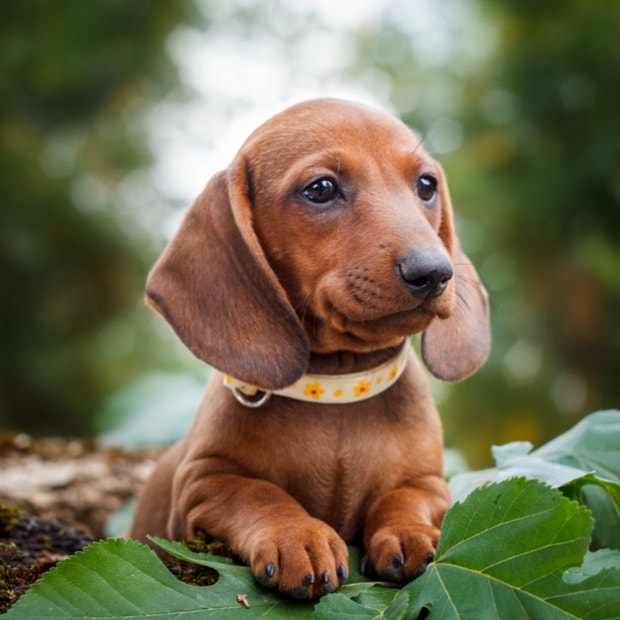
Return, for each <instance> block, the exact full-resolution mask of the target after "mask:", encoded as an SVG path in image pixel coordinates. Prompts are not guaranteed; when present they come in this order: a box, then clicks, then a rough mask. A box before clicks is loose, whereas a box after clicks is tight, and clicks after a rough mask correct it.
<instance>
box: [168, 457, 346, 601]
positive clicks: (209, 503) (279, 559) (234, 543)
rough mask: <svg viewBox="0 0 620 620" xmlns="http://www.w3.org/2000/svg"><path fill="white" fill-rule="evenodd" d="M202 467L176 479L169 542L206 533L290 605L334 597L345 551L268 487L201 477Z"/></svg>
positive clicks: (231, 477)
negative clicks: (331, 594)
mask: <svg viewBox="0 0 620 620" xmlns="http://www.w3.org/2000/svg"><path fill="white" fill-rule="evenodd" d="M207 460H209V461H211V465H213V460H212V459H207ZM206 465H207V463H205V462H204V460H203V461H202V462H198V463H194V467H191V468H190V470H193V471H191V472H190V471H188V470H187V469H186V470H185V471H182V470H181V471H180V472H179V473H180V477H177V480H176V481H175V486H176V488H178V489H179V491H180V492H179V494H178V495H177V501H176V502H174V506H175V509H176V510H175V512H173V515H172V517H171V521H170V525H169V530H170V531H169V534H170V535H172V536H173V537H174V538H178V537H179V535H181V537H182V536H192V535H194V534H195V532H197V531H199V530H203V531H205V532H208V533H209V534H210V535H211V536H214V537H215V538H217V539H218V540H221V541H223V542H224V543H225V544H226V545H227V546H229V548H230V549H231V550H232V551H233V552H234V553H235V554H237V555H238V556H239V557H240V559H241V560H242V561H244V562H245V563H247V564H248V565H249V566H250V567H251V569H252V572H253V574H254V576H255V577H256V579H257V580H258V582H259V583H261V584H262V585H265V586H267V587H277V588H278V589H279V590H280V591H281V592H284V593H286V594H288V595H290V596H292V597H294V598H314V597H316V596H321V595H323V594H327V593H329V592H333V591H334V590H336V589H337V588H338V587H339V586H340V584H341V583H343V582H344V581H345V580H346V578H347V565H348V564H347V562H348V550H347V546H346V544H345V543H344V541H343V540H342V538H340V536H338V534H337V533H336V532H335V531H334V530H333V529H332V528H331V527H330V526H329V525H327V524H326V523H324V522H323V521H320V520H319V519H315V518H313V517H311V516H310V515H309V514H308V513H307V512H306V510H305V509H304V508H303V507H302V506H301V505H300V504H299V503H298V502H296V501H295V500H294V499H293V498H292V497H290V496H289V495H288V494H287V493H286V492H285V491H283V490H282V489H281V488H280V487H278V486H276V485H274V484H272V483H270V482H266V481H264V480H259V479H250V478H245V477H243V476H240V475H237V474H233V473H218V474H208V475H205V472H204V467H205V466H206ZM224 467H226V464H225V465H224ZM228 469H229V470H230V464H228ZM175 530H176V531H175ZM179 530H180V531H179Z"/></svg>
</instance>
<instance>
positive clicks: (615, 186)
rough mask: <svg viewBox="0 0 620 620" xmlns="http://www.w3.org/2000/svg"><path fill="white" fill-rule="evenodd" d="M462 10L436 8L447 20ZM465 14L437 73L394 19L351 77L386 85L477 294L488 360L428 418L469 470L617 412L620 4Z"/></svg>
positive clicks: (365, 45)
mask: <svg viewBox="0 0 620 620" xmlns="http://www.w3.org/2000/svg"><path fill="white" fill-rule="evenodd" d="M461 5H462V3H461V4H459V3H450V2H447V3H443V4H442V5H441V7H440V8H439V10H438V12H439V14H440V15H441V13H442V11H443V13H444V15H443V17H444V18H445V19H446V20H448V22H449V20H450V13H449V11H450V8H451V7H452V8H453V9H454V10H455V11H456V9H457V8H458V7H459V6H461ZM400 6H401V8H402V7H404V4H402V3H401V5H400ZM468 11H469V12H471V14H472V15H473V17H474V23H472V24H470V25H471V28H472V31H473V34H472V33H469V35H468V33H467V32H465V33H464V34H463V33H461V35H460V38H459V32H458V31H456V30H455V32H454V33H453V34H454V36H453V37H452V40H451V43H450V45H451V47H450V48H449V51H448V52H447V53H446V57H445V58H444V61H443V62H442V63H441V66H436V64H437V63H436V62H435V63H434V62H433V61H434V60H436V59H433V58H431V59H430V60H429V58H428V57H427V58H420V57H416V54H415V49H416V37H422V36H425V35H427V34H428V32H424V31H420V30H417V31H416V30H415V20H414V17H416V16H415V15H412V14H408V17H409V18H410V19H411V21H410V22H408V18H407V17H405V15H404V14H395V15H394V14H393V15H392V17H391V19H390V17H389V15H388V17H387V18H386V21H385V22H384V23H382V24H380V25H378V26H377V29H376V30H375V31H374V32H370V33H369V32H368V31H365V32H364V33H361V35H360V38H359V48H358V67H357V71H358V72H360V73H361V74H362V75H364V71H367V67H368V66H369V65H374V68H375V73H376V72H377V71H379V72H381V74H382V76H383V79H382V80H380V82H382V83H383V82H385V81H386V76H387V81H388V84H389V97H390V99H391V100H392V102H393V103H394V105H395V107H396V108H397V109H399V110H400V111H401V113H402V115H403V117H404V120H405V121H407V122H408V123H409V124H410V125H411V126H413V127H417V128H420V129H421V130H423V133H424V137H425V140H426V142H427V143H428V144H429V146H430V147H431V150H433V147H434V146H436V147H438V148H437V149H436V150H437V151H439V155H438V157H439V159H440V160H441V161H442V162H444V164H445V167H446V170H447V172H448V175H449V177H450V181H451V190H452V197H453V200H454V202H455V205H456V210H457V216H458V220H459V225H460V228H461V235H462V237H463V238H464V245H465V247H466V248H467V249H469V250H470V256H471V257H472V258H473V260H474V262H475V264H476V265H478V266H479V270H480V272H481V275H482V277H483V279H484V280H485V282H486V284H487V286H488V288H489V290H490V294H491V304H492V310H493V329H494V347H493V353H492V357H491V359H490V361H489V362H488V363H487V365H486V366H485V367H484V369H483V370H482V371H481V372H480V373H478V374H477V375H476V376H474V377H473V378H472V379H470V380H468V381H467V382H465V383H463V384H459V385H456V386H454V387H453V388H451V389H450V390H449V391H448V392H446V400H445V403H444V404H443V407H442V409H443V413H444V419H445V422H446V424H445V426H446V433H447V440H448V443H449V444H451V445H458V446H459V447H462V448H464V449H465V451H466V452H467V456H468V457H469V459H470V461H471V462H472V464H474V465H482V464H484V463H486V462H488V461H489V458H490V455H489V451H488V446H489V444H490V443H493V442H494V443H501V442H504V441H510V440H514V439H529V440H531V441H533V442H535V443H540V442H542V441H543V440H545V439H548V438H549V437H550V436H553V435H555V434H557V433H558V432H560V431H562V430H565V429H566V428H567V427H568V426H570V425H572V424H573V423H574V422H575V421H576V420H577V419H578V418H579V417H581V416H583V415H584V414H586V413H589V412H590V411H593V410H597V409H601V408H609V407H617V406H618V405H619V404H620V383H619V382H618V380H617V375H618V364H619V363H620V243H619V242H618V234H619V233H620V204H619V203H620V180H619V179H620V114H619V112H618V111H619V110H620V79H618V67H620V46H618V45H617V36H618V34H617V33H618V32H620V5H619V4H618V3H617V2H615V1H614V0H602V1H601V2H589V1H588V0H567V1H566V2H562V3H555V2H535V1H523V0H502V1H500V2H497V1H493V2H491V1H490V0H473V1H472V2H471V3H470V5H469V7H468ZM470 19H471V18H470ZM476 22H477V23H476ZM461 27H463V24H461ZM448 29H449V25H448ZM436 36H439V35H436ZM468 36H469V40H467V37H468ZM378 41H381V42H382V43H381V45H380V46H378V44H377V42H378ZM378 50H379V51H380V52H381V53H379V51H378ZM487 50H490V53H488V51H487ZM461 139H462V142H461Z"/></svg>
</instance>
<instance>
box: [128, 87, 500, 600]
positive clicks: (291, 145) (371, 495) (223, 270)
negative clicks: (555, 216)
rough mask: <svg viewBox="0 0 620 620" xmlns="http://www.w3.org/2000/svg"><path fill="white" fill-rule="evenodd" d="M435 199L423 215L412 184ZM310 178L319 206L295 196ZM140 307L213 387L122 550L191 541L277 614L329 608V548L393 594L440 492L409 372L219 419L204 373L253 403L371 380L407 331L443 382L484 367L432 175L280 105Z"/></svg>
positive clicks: (171, 253)
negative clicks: (442, 279) (414, 287)
mask: <svg viewBox="0 0 620 620" xmlns="http://www.w3.org/2000/svg"><path fill="white" fill-rule="evenodd" d="M423 174H426V175H432V176H433V177H434V178H436V179H437V181H438V186H437V195H436V198H435V199H434V201H433V202H432V204H423V201H422V200H421V199H420V196H419V195H418V193H416V182H417V179H418V178H419V177H420V175H423ZM325 177H328V178H330V179H333V180H335V182H337V184H338V186H339V188H340V191H341V197H340V198H339V199H338V200H334V201H333V203H330V204H328V205H326V206H324V205H315V204H312V203H310V202H309V201H308V200H307V199H305V198H304V197H303V196H302V191H303V190H304V188H306V187H307V186H308V184H310V183H311V182H312V181H314V180H317V179H319V178H325ZM416 249H423V250H424V251H426V250H430V251H431V252H434V253H435V254H433V256H435V255H441V256H447V257H448V258H449V260H450V262H451V265H452V268H453V271H454V276H453V277H452V278H451V279H450V280H449V282H448V284H447V286H446V288H445V290H444V291H443V292H442V293H441V294H437V295H429V296H428V297H423V296H420V295H414V294H412V292H411V290H409V288H408V287H407V286H406V284H405V283H404V282H403V278H402V277H401V275H400V274H399V267H398V265H399V264H400V263H399V261H402V260H403V257H406V256H409V255H411V252H412V251H414V250H416ZM147 298H148V300H149V302H150V303H151V304H152V305H153V307H155V309H157V310H158V311H159V312H160V313H161V314H162V315H163V316H164V317H165V318H166V320H167V321H168V322H169V323H170V325H171V326H172V328H173V329H174V330H175V331H176V333H177V334H178V336H179V337H180V338H181V340H182V341H183V342H184V343H185V344H186V345H187V346H188V347H189V348H190V349H191V350H192V351H193V353H194V354H195V355H196V356H198V357H199V358H200V359H202V360H204V361H205V362H207V363H209V364H211V365H212V366H214V367H215V368H217V369H218V371H221V372H217V371H214V372H213V375H212V377H211V380H210V381H209V384H208V386H207V391H206V393H205V396H204V399H203V401H202V404H201V406H200V409H199V411H198V414H197V417H196V419H195V421H194V424H193V426H192V428H191V429H190V431H189V432H188V433H187V435H186V437H185V438H184V439H183V440H182V441H181V442H179V443H178V444H177V445H175V446H174V447H172V448H171V449H170V450H169V451H168V452H167V453H166V454H165V455H164V456H163V457H162V459H161V461H160V462H159V464H158V466H157V468H156V470H155V472H154V473H153V475H152V477H151V478H150V480H149V481H148V482H147V484H146V487H145V489H144V491H143V493H142V495H141V498H140V501H139V504H138V508H137V511H136V516H135V519H134V523H133V527H132V530H131V533H130V535H131V536H133V537H135V538H138V539H140V540H145V536H146V535H147V534H152V535H156V536H163V537H168V538H173V539H178V538H181V537H191V536H193V535H194V533H195V532H196V531H197V530H204V531H206V532H208V533H209V534H211V535H213V536H215V537H217V538H219V539H220V540H222V541H224V542H225V543H226V544H227V545H229V546H230V548H231V549H232V550H233V551H234V552H235V553H236V554H237V555H238V556H239V557H240V558H241V559H242V560H243V561H244V562H247V563H248V564H249V565H250V566H251V568H252V571H253V573H254V575H255V576H256V578H257V579H258V580H259V581H260V582H261V583H263V584H265V585H268V586H277V587H278V588H279V589H280V590H281V591H284V592H287V593H289V594H291V595H292V596H296V597H314V596H318V595H321V594H323V593H325V592H330V591H333V590H334V589H335V588H337V587H338V585H340V583H341V582H342V581H343V580H344V579H345V577H346V566H347V547H346V544H347V543H358V544H362V545H363V546H364V549H365V553H366V555H365V558H364V568H365V570H366V571H367V572H369V573H376V574H378V575H380V576H382V577H383V578H386V579H391V580H394V581H407V580H409V579H412V578H414V577H415V576H417V575H418V574H420V573H421V572H422V571H423V570H424V568H425V567H426V565H427V564H428V562H429V561H430V560H431V559H432V557H433V553H434V551H435V547H436V544H437V539H438V537H439V527H440V524H441V520H442V517H443V514H444V513H445V511H446V509H447V507H448V505H449V493H448V489H447V486H446V484H445V482H444V479H443V466H442V448H443V442H442V430H441V424H440V421H439V417H438V415H437V412H436V409H435V406H434V404H433V401H432V398H431V394H430V390H429V387H428V384H427V381H426V378H425V376H424V372H423V370H422V367H421V365H420V363H419V361H418V359H417V358H416V357H415V356H414V355H413V354H412V353H410V354H409V361H408V366H407V368H406V370H405V373H404V374H403V376H402V377H401V378H400V379H399V380H398V381H397V382H396V383H395V384H394V385H393V386H392V387H391V388H390V389H388V390H387V391H385V392H383V393H382V394H380V395H378V396H375V397H373V398H371V399H368V400H363V401H360V402H356V403H353V404H340V405H333V404H332V405H325V404H317V403H308V402H301V401H295V400H291V399H287V398H283V397H279V396H273V397H272V398H271V399H270V401H269V402H268V403H267V404H266V405H265V406H264V407H262V408H260V409H257V410H254V409H249V408H246V407H244V406H243V405H241V404H240V403H238V402H237V401H236V400H235V398H234V396H233V394H232V392H231V391H230V390H229V389H228V388H226V387H224V386H223V385H222V374H221V373H222V372H223V373H227V374H230V375H233V376H234V377H236V378H238V379H240V380H242V381H244V382H247V383H251V384H254V385H257V386H260V387H261V388H264V389H265V390H274V389H279V388H282V387H285V386H288V385H290V384H292V383H293V382H295V381H296V380H297V379H298V378H299V377H300V376H301V375H302V374H303V373H304V372H313V373H323V374H340V373H350V372H357V371H360V370H366V369H370V368H373V367H375V366H377V365H378V364H380V363H382V362H383V361H385V360H387V359H389V358H390V357H392V356H393V355H394V354H395V353H396V352H397V351H398V350H399V349H400V347H401V346H402V345H403V341H404V339H405V338H406V337H407V336H409V335H410V334H414V333H419V332H422V354H423V358H424V361H425V363H426V366H427V367H428V368H429V370H430V371H431V372H432V373H433V374H434V375H436V376H437V377H439V378H441V379H445V380H458V379H461V378H464V377H465V376H468V375H469V374H471V373H472V372H474V371H475V370H476V369H477V368H478V367H479V366H480V365H481V364H482V363H483V362H484V360H485V359H486V357H487V354H488V350H489V346H490V335H489V321H488V305H487V298H486V292H485V291H484V288H483V287H482V285H481V284H480V281H479V279H478V276H477V274H476V271H475V270H474V268H473V267H472V265H471V263H470V262H469V260H468V259H467V257H466V256H465V255H464V254H463V252H462V250H461V248H460V245H459V242H458V239H457V237H456V235H455V232H454V227H453V218H452V207H451V204H450V198H449V195H448V189H447V186H446V182H445V179H444V175H443V172H442V170H441V167H440V166H439V164H438V163H437V162H436V161H434V160H433V159H432V158H431V157H430V156H429V155H428V154H427V153H426V152H425V151H424V149H423V148H422V147H421V145H420V144H419V142H418V140H417V139H416V138H415V136H414V135H413V133H411V131H409V129H407V127H405V125H403V124H402V123H401V122H400V121H398V120H396V119H394V118H392V117H390V116H389V115H386V114H384V113H382V112H379V111H376V110H373V109H370V108H367V107H364V106H360V105H356V104H352V103H348V102H344V101H339V100H330V99H323V100H316V101H310V102H306V103H303V104H299V105H297V106H294V107H292V108H289V109H288V110H285V111H284V112H282V113H281V114H279V115H277V116H275V117H273V118H272V119H271V120H269V121H268V122H266V123H265V124H264V125H262V126H261V127H259V128H258V129H257V130H256V131H255V132H254V133H253V134H252V135H251V136H250V137H249V138H248V140H247V141H246V142H245V144H244V145H243V147H242V148H241V150H240V151H239V153H238V155H237V156H236V158H235V159H234V161H233V162H232V164H231V165H230V166H229V168H227V169H226V170H224V171H223V172H220V173H219V174H217V175H216V176H215V177H214V178H213V179H212V180H211V182H210V183H209V184H208V185H207V187H206V189H205V190H204V191H203V193H202V194H201V195H200V196H199V197H198V199H197V200H196V202H195V203H194V204H193V206H192V207H191V209H190V210H189V212H188V214H187V216H186V218H185V220H184V222H183V224H182V225H181V227H180V229H179V231H178V233H177V234H176V236H175V237H174V238H173V239H172V241H171V242H170V244H169V245H168V247H167V248H166V250H165V251H164V253H163V255H162V257H161V258H160V259H159V261H158V262H157V264H156V265H155V267H154V268H153V270H152V272H151V274H150V275H149V279H148V284H147Z"/></svg>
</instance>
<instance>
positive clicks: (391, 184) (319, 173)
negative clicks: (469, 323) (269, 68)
mask: <svg viewBox="0 0 620 620" xmlns="http://www.w3.org/2000/svg"><path fill="white" fill-rule="evenodd" d="M323 105H324V104H323ZM349 106H350V104H347V105H344V104H343V103H342V102H332V106H331V107H332V113H331V114H329V115H325V114H322V113H321V110H320V109H319V108H320V106H319V105H318V102H317V103H316V104H315V106H313V105H312V102H311V103H309V104H304V105H303V106H297V107H294V108H291V109H289V110H287V111H286V112H284V113H283V114H281V115H279V116H277V117H275V118H274V119H273V120H272V121H271V122H268V123H267V124H266V125H264V126H263V127H261V128H260V129H259V130H258V131H257V132H255V134H253V135H252V136H251V137H250V138H249V140H248V141H247V142H246V144H245V145H244V147H243V148H242V150H241V153H240V157H241V158H242V159H245V161H246V169H247V173H248V174H249V177H250V187H251V191H252V204H253V218H254V225H255V228H256V233H257V235H258V237H259V239H260V242H261V245H262V246H263V248H264V250H265V253H266V255H267V258H268V260H269V262H270V264H271V266H272V267H273V269H274V271H275V272H276V274H277V276H278V278H279V280H280V282H281V283H282V286H283V287H284V289H285V290H286V292H287V294H288V296H289V299H290V302H291V304H292V306H293V307H294V308H295V310H296V312H297V314H298V315H299V317H300V319H301V320H302V322H303V324H304V326H305V328H306V331H307V333H308V336H309V339H310V347H311V350H313V351H316V352H329V351H336V350H341V349H348V350H356V351H368V350H372V349H377V348H381V347H387V346H392V345H395V344H397V343H398V342H400V341H402V338H403V336H407V335H410V334H413V333H417V332H420V331H423V330H424V329H426V328H427V327H428V325H429V323H430V321H431V320H432V319H433V318H435V317H438V318H439V319H445V318H447V317H449V316H450V315H451V314H452V311H453V307H454V283H453V278H452V274H453V269H452V264H451V261H450V247H449V246H450V244H451V242H452V239H451V236H450V233H449V231H451V228H452V225H451V221H447V220H449V218H450V203H449V196H448V195H447V191H446V184H445V182H444V177H443V172H442V170H441V167H440V166H439V164H438V163H437V162H436V161H435V160H434V159H433V158H432V157H430V156H429V155H428V154H427V153H426V152H425V151H424V149H423V148H422V146H421V145H420V143H419V141H418V140H417V138H416V137H415V136H414V134H413V133H412V132H411V131H410V130H409V129H408V128H407V127H406V126H405V125H403V124H402V123H401V122H400V121H398V120H396V119H394V118H392V117H390V116H388V115H386V114H383V113H380V112H377V111H375V110H372V109H369V108H365V107H362V106H359V107H358V108H357V109H356V110H355V114H351V109H350V107H349ZM300 126H303V127H304V131H303V133H300V134H299V135H297V136H296V138H295V139H294V140H291V139H290V137H289V134H290V131H291V130H290V129H289V128H292V127H300ZM274 153H277V157H276V158H274V157H273V154H274ZM442 224H443V226H442ZM274 228H277V229H278V231H279V233H278V234H273V230H274Z"/></svg>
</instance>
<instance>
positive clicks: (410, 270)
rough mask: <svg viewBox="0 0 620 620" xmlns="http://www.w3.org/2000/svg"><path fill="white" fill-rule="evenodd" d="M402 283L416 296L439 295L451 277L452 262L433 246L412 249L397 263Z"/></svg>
mask: <svg viewBox="0 0 620 620" xmlns="http://www.w3.org/2000/svg"><path fill="white" fill-rule="evenodd" d="M397 271H398V275H399V277H400V279H401V280H402V282H403V284H404V285H405V286H406V287H407V288H408V289H409V291H410V292H411V294H412V295H415V296H416V297H424V298H426V297H437V296H438V295H441V293H443V292H444V290H445V289H446V286H448V282H449V281H450V278H452V275H453V271H452V263H451V262H450V259H449V258H448V256H447V254H445V253H444V252H442V251H441V250H437V249H434V248H428V249H418V250H413V252H411V253H410V254H408V255H407V256H405V257H404V258H403V259H402V260H401V261H399V262H398V264H397Z"/></svg>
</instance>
